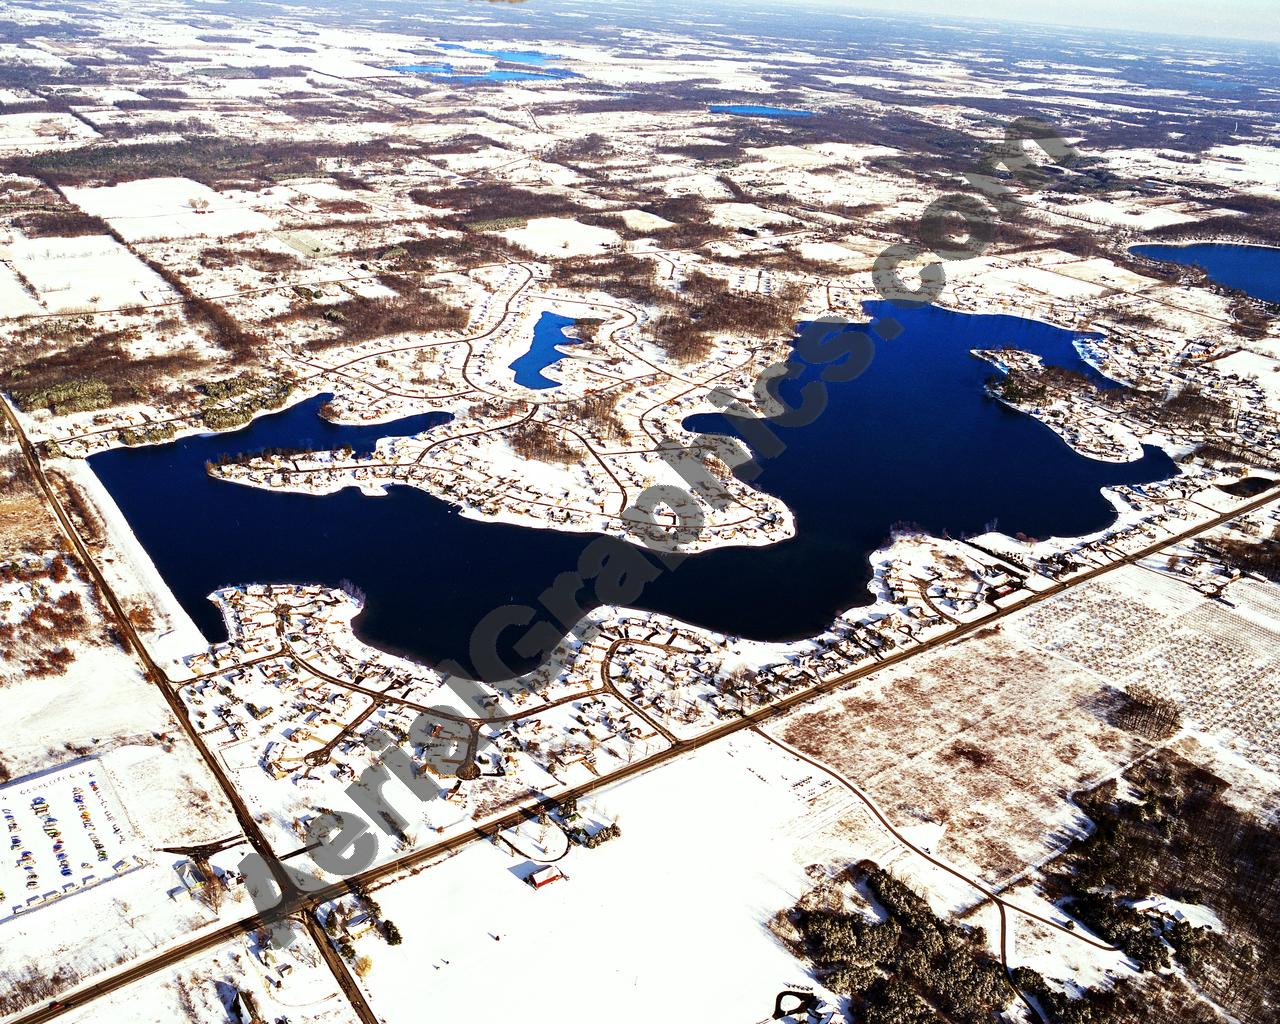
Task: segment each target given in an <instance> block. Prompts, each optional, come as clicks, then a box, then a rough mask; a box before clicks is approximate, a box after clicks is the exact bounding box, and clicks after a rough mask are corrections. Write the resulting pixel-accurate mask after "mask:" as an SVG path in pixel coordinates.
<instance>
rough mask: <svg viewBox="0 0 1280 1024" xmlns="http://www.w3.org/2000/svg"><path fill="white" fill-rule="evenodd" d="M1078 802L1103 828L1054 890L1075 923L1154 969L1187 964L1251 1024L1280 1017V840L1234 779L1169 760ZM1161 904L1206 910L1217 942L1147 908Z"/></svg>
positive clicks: (1082, 845) (1142, 766)
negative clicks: (1247, 805) (1237, 796)
mask: <svg viewBox="0 0 1280 1024" xmlns="http://www.w3.org/2000/svg"><path fill="white" fill-rule="evenodd" d="M1123 779H1124V783H1125V788H1124V791H1123V792H1122V791H1121V788H1120V786H1119V785H1118V784H1117V782H1116V780H1114V779H1110V780H1108V781H1106V782H1104V783H1102V784H1101V785H1099V786H1097V787H1095V788H1094V789H1091V790H1089V791H1087V792H1085V793H1079V794H1076V796H1075V802H1076V804H1077V805H1078V806H1079V807H1080V808H1081V809H1082V810H1083V811H1084V813H1085V814H1087V815H1088V816H1089V818H1090V819H1091V820H1092V822H1093V825H1094V827H1093V829H1092V831H1091V832H1089V834H1087V835H1085V836H1083V837H1081V838H1078V839H1075V840H1074V841H1072V843H1071V844H1070V845H1069V846H1068V847H1067V848H1066V850H1065V851H1064V852H1063V854H1062V856H1061V857H1060V858H1059V859H1058V860H1057V861H1055V862H1054V864H1053V865H1052V867H1051V869H1050V871H1049V874H1048V881H1049V884H1050V886H1051V888H1052V892H1053V894H1054V895H1055V896H1056V897H1057V898H1058V899H1059V900H1060V901H1062V903H1063V905H1064V906H1065V907H1066V909H1068V910H1069V911H1070V912H1071V913H1072V914H1073V915H1074V916H1075V917H1077V918H1078V919H1080V920H1082V921H1083V922H1084V923H1085V924H1087V925H1088V926H1089V927H1090V928H1092V929H1093V930H1094V931H1096V932H1097V933H1098V934H1100V935H1101V936H1102V937H1103V938H1105V939H1106V940H1107V941H1109V942H1112V943H1114V944H1116V945H1118V946H1120V947H1121V948H1122V949H1124V951H1125V952H1126V953H1127V954H1129V956H1131V957H1132V958H1133V959H1134V960H1135V961H1137V962H1138V963H1139V964H1140V965H1141V967H1142V968H1143V970H1146V971H1159V970H1164V969H1167V968H1169V967H1170V966H1171V965H1174V964H1176V965H1177V967H1178V968H1180V969H1181V970H1182V971H1184V972H1185V974H1186V976H1187V977H1188V978H1189V979H1190V980H1191V981H1192V982H1193V983H1194V984H1195V986H1196V987H1197V988H1198V989H1199V990H1200V991H1202V992H1204V993H1206V994H1207V995H1208V996H1209V997H1210V998H1212V999H1213V1000H1214V1001H1215V1002H1216V1003H1217V1004H1218V1005H1219V1006H1221V1007H1222V1008H1223V1009H1224V1010H1226V1011H1227V1013H1229V1014H1231V1015H1232V1016H1233V1017H1235V1018H1236V1019H1237V1020H1240V1021H1242V1022H1244V1024H1264V1022H1267V1021H1273V1020H1275V1019H1276V1014H1277V1012H1278V1010H1280V961H1278V960H1277V959H1276V957H1275V956H1273V955H1272V953H1271V950H1273V948H1274V941H1275V936H1276V934H1277V933H1278V932H1280V886H1277V884H1276V879H1277V877H1280V830H1278V829H1277V828H1276V826H1275V824H1274V823H1272V822H1265V821H1263V820H1262V819H1260V818H1258V817H1257V816H1256V815H1254V814H1252V813H1250V812H1248V811H1245V810H1242V809H1241V808H1240V807H1238V806H1237V805H1236V804H1235V803H1233V802H1232V801H1231V800H1229V799H1228V798H1227V790H1228V788H1229V787H1228V785H1227V783H1226V782H1224V781H1223V780H1222V779H1220V778H1218V777H1217V776H1215V775H1213V774H1212V773H1210V772H1208V771H1206V770H1205V769H1203V768H1200V767H1198V766H1196V765H1194V764H1192V763H1191V762H1189V761H1187V760H1185V759H1184V758H1181V757H1179V756H1178V755H1176V754H1174V753H1172V752H1169V751H1165V750H1159V751H1157V752H1156V753H1155V754H1154V755H1153V756H1151V757H1150V758H1148V759H1146V760H1144V761H1141V762H1139V763H1138V764H1137V765H1135V766H1133V767H1132V768H1130V769H1129V770H1127V771H1126V772H1125V773H1124V776H1123ZM1155 894H1161V895H1164V896H1166V897H1168V898H1170V899H1173V900H1177V901H1180V902H1183V903H1189V904H1195V905H1202V906H1204V907H1207V908H1208V909H1209V910H1211V911H1212V912H1213V913H1214V914H1216V915H1217V916H1218V918H1219V920H1221V922H1222V925H1223V929H1222V931H1221V932H1215V931H1212V930H1210V929H1209V928H1207V927H1196V926H1193V925H1191V924H1190V923H1189V922H1188V921H1187V920H1186V919H1183V918H1177V917H1173V916H1170V915H1168V914H1164V913H1161V912H1159V911H1156V910H1153V909H1141V910H1140V909H1138V908H1137V906H1135V904H1139V905H1140V903H1141V901H1144V900H1146V899H1147V898H1148V897H1150V896H1152V895H1155Z"/></svg>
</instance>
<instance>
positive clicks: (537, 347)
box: [507, 312, 581, 391]
mask: <svg viewBox="0 0 1280 1024" xmlns="http://www.w3.org/2000/svg"><path fill="white" fill-rule="evenodd" d="M574 323H575V321H574V318H573V317H571V316H561V315H560V314H559V313H550V312H544V313H543V314H542V316H540V317H538V322H537V323H536V324H534V325H533V340H532V341H531V342H529V351H528V352H526V353H525V354H524V355H522V356H520V357H519V358H518V359H515V360H513V361H512V362H511V364H510V365H509V366H508V367H507V368H508V369H510V370H515V371H516V383H517V384H519V385H520V386H521V387H525V388H533V389H535V390H538V391H542V390H545V389H546V388H556V387H559V386H560V382H559V381H555V380H552V379H551V378H550V377H548V376H546V375H544V374H543V372H542V371H543V370H545V369H546V368H547V367H548V366H554V365H555V364H556V363H558V362H560V360H561V359H563V358H564V353H563V352H561V351H560V350H559V349H558V348H557V347H556V346H557V345H578V344H581V343H580V342H579V341H578V340H577V339H576V338H570V337H569V336H568V335H567V334H565V333H564V329H565V328H566V327H572V326H573V324H574Z"/></svg>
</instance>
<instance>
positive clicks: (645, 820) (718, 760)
mask: <svg viewBox="0 0 1280 1024" xmlns="http://www.w3.org/2000/svg"><path fill="white" fill-rule="evenodd" d="M811 774H812V773H811V772H809V771H808V769H807V768H806V769H804V771H803V773H797V771H796V768H795V766H794V765H793V764H792V763H790V762H789V759H788V758H787V756H786V755H785V754H782V753H780V752H778V751H777V748H773V747H770V745H769V744H767V742H765V741H764V740H761V739H760V738H759V737H754V736H744V737H741V738H738V737H735V738H734V739H733V740H732V741H729V742H726V743H724V744H719V745H716V746H714V747H708V748H705V749H703V750H699V751H698V752H697V753H695V754H693V755H691V756H689V757H688V758H685V759H682V760H680V761H678V762H675V763H672V764H669V765H667V766H664V767H662V768H660V769H657V770H655V771H653V772H650V773H647V774H643V775H640V776H637V777H636V778H634V779H631V780H628V781H626V782H624V783H621V784H619V785H617V786H614V787H610V788H607V789H604V790H602V791H600V793H599V794H598V795H597V796H595V797H593V798H592V800H591V801H590V804H591V806H592V807H594V808H596V809H598V812H599V815H600V816H601V817H603V818H606V819H608V820H612V821H616V822H618V824H619V826H620V828H621V830H622V835H621V836H620V837H619V838H617V839H613V840H611V841H609V842H607V843H605V844H603V845H601V846H599V847H597V848H596V849H594V850H587V849H584V848H581V847H574V848H572V849H571V850H570V852H569V853H568V855H567V856H565V857H563V858H562V859H560V860H558V861H556V865H557V866H558V867H559V868H560V869H561V870H562V871H563V872H564V874H565V875H566V877H565V878H563V879H561V880H559V881H556V882H553V883H551V884H550V885H547V886H546V887H544V888H541V889H534V888H533V887H532V886H531V885H529V884H528V883H527V882H526V881H525V878H526V877H527V876H528V875H529V874H531V873H532V872H533V871H534V870H536V869H537V867H538V865H537V864H536V863H535V862H532V861H527V860H525V859H524V858H521V857H516V856H513V855H512V854H511V852H510V850H509V849H508V848H507V847H506V846H505V845H504V846H495V845H492V844H488V843H485V844H477V845H474V846H472V847H469V848H468V849H466V850H464V851H463V852H462V853H460V854H458V855H457V856H456V857H454V858H453V859H451V860H449V861H446V862H444V863H442V864H440V865H438V866H437V867H434V868H432V869H431V870H429V871H425V872H422V873H420V874H417V875H414V876H411V877H409V878H405V879H403V880H401V881H398V882H396V883H394V884H392V885H389V886H387V887H385V888H382V889H379V890H377V898H378V901H379V903H380V904H381V907H382V912H383V914H384V915H385V916H386V917H387V918H388V919H392V920H394V921H395V923H396V925H397V927H398V928H399V929H400V931H401V933H402V934H403V936H404V944H403V945H401V946H394V947H393V946H388V945H386V944H385V942H384V941H383V939H382V938H381V937H379V936H376V935H368V936H365V937H362V938H361V939H359V940H358V942H357V947H356V948H357V952H358V953H359V954H360V955H367V956H369V957H370V959H371V960H372V961H373V967H372V970H371V971H370V973H369V975H368V977H367V978H366V979H365V980H364V982H363V984H364V987H365V990H366V991H367V992H368V994H369V996H370V1000H371V1003H372V1005H373V1007H374V1009H375V1011H376V1012H377V1013H378V1014H379V1015H380V1017H381V1018H382V1019H384V1020H389V1021H399V1020H404V1019H407V1017H408V1016H409V1015H411V1014H413V1013H414V1012H416V1010H417V1008H419V1007H423V1006H428V1007H430V1012H431V1014H432V1015H433V1016H437V1017H439V1018H440V1019H442V1020H445V1019H464V1018H467V1017H469V1016H473V1015H475V1014H476V1013H477V1012H479V1013H480V1015H481V1016H486V1015H488V1014H489V1013H491V1012H496V1009H497V1005H498V1003H497V999H498V991H497V990H489V991H485V990H483V989H482V988H480V989H478V988H477V979H478V978H485V977H488V978H493V979H501V991H502V992H504V993H519V1016H520V1019H521V1020H522V1021H526V1022H528V1024H544V1022H545V1024H552V1022H557V1024H558V1022H560V1021H564V1020H566V1019H569V1020H587V1019H606V1020H610V1021H616V1022H619V1024H623V1022H632V1021H635V1022H639V1021H653V1020H663V1019H668V1018H669V1017H670V1016H671V1015H672V1014H673V1013H674V1012H675V1011H676V1009H677V1008H678V1011H679V1014H678V1015H679V1016H680V1017H681V1018H683V1019H690V1020H715V1021H757V1020H762V1019H765V1018H767V1017H768V1016H769V1015H770V1013H771V1012H772V1009H773V1000H774V997H775V996H776V995H777V993H778V992H780V991H782V990H783V989H787V988H792V987H794V986H796V985H810V986H811V985H813V984H814V980H813V979H812V978H811V977H809V976H808V974H807V972H806V970H805V968H804V967H803V966H802V965H801V964H799V963H798V962H797V961H796V960H795V959H794V958H793V957H792V956H791V954H790V953H789V952H788V951H787V950H786V948H785V947H784V946H783V945H782V944H781V942H779V941H778V940H777V939H776V938H775V937H774V936H773V934H772V933H771V932H770V931H769V929H768V927H767V924H768V922H769V920H770V919H771V918H772V917H773V915H774V914H776V913H777V912H778V911H780V910H784V909H786V908H788V907H790V906H791V905H792V904H793V903H794V902H795V900H796V899H797V897H798V896H799V895H800V894H801V893H802V892H803V891H804V890H806V889H807V888H808V887H809V886H810V884H811V882H810V880H809V878H808V876H807V875H806V874H805V867H806V866H807V864H808V863H810V861H809V860H807V859H806V853H807V852H811V851H806V849H805V846H804V844H800V845H797V843H796V832H797V831H800V832H803V831H804V830H805V829H806V828H808V827H811V823H810V822H809V821H808V818H807V816H808V815H809V812H810V803H809V800H810V797H811V796H812V793H811V790H810V786H809V781H810V780H805V779H804V777H803V776H805V775H810V776H811ZM584 803H585V801H584ZM526 842H527V841H526ZM528 848H529V847H526V849H528ZM502 998H504V999H505V998H507V997H506V996H503V997H502ZM828 998H830V999H832V1001H834V997H831V996H828Z"/></svg>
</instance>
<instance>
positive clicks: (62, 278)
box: [8, 235, 178, 313]
mask: <svg viewBox="0 0 1280 1024" xmlns="http://www.w3.org/2000/svg"><path fill="white" fill-rule="evenodd" d="M8 252H9V258H10V259H11V260H12V262H13V267H14V269H15V270H17V271H18V272H19V273H20V274H21V275H22V276H23V277H24V278H26V280H27V281H28V282H29V283H30V284H31V286H32V287H33V288H34V289H35V290H36V291H37V292H38V293H39V294H40V299H41V301H42V302H43V303H44V305H45V307H46V308H47V309H48V310H49V311H50V312H53V313H66V312H70V311H72V310H74V311H77V312H79V311H83V310H97V309H119V308H121V307H124V306H130V305H135V304H136V305H146V304H153V303H157V302H171V301H174V300H176V299H177V298H178V295H177V293H176V292H175V291H174V290H173V289H172V288H170V287H169V285H168V284H166V283H165V282H164V280H163V279H162V278H161V277H160V276H159V275H158V274H157V273H156V272H155V271H153V270H152V269H151V268H150V267H148V266H147V265H146V264H145V263H143V262H142V261H141V260H140V259H138V257H136V256H135V255H134V254H133V253H131V252H130V251H129V250H128V249H126V248H125V247H124V246H122V245H121V244H120V243H119V242H117V241H116V240H115V239H114V238H111V237H110V236H107V235H85V236H83V237H80V238H36V239H23V240H21V241H17V242H14V243H13V244H12V245H10V246H9V249H8Z"/></svg>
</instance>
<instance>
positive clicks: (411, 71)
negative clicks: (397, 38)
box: [388, 50, 582, 85]
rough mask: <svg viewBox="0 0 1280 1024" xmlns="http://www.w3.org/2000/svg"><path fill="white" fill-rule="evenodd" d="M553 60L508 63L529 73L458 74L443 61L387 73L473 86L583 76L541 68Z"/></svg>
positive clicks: (395, 67) (395, 66)
mask: <svg viewBox="0 0 1280 1024" xmlns="http://www.w3.org/2000/svg"><path fill="white" fill-rule="evenodd" d="M471 52H475V53H484V54H487V55H490V56H493V55H497V54H499V53H506V52H508V51H496V50H495V51H493V53H492V54H489V53H488V51H484V50H476V51H471ZM509 52H511V53H515V52H517V51H509ZM525 56H542V55H541V54H536V55H535V54H526V55H525ZM500 59H503V60H506V59H507V58H505V57H502V58H500ZM552 59H553V58H551V57H546V58H545V60H544V61H542V62H539V61H532V60H524V61H516V60H512V61H510V63H515V64H527V65H529V66H530V67H531V68H532V67H534V66H536V67H537V70H529V71H515V70H510V69H504V68H494V69H493V70H492V71H484V72H480V73H470V72H460V71H457V70H456V69H455V68H454V66H453V65H452V64H447V63H444V62H443V61H437V62H435V63H432V64H393V65H392V66H391V67H390V68H389V69H388V70H391V71H399V72H400V73H401V74H405V75H429V76H431V77H432V78H440V79H444V80H447V81H449V82H451V83H453V84H455V85H473V84H476V83H479V82H528V81H535V80H547V79H561V78H581V77H582V76H581V75H579V74H578V73H577V72H576V71H570V70H568V69H567V68H555V67H544V66H542V64H543V63H545V61H548V60H552Z"/></svg>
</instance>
